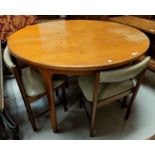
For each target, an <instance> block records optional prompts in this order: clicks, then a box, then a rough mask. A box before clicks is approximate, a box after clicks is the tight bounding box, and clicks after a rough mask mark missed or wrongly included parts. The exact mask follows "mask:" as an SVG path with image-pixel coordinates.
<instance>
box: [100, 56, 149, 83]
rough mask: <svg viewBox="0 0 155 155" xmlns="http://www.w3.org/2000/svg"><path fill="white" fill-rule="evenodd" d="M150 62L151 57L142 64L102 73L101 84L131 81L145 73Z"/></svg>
mask: <svg viewBox="0 0 155 155" xmlns="http://www.w3.org/2000/svg"><path fill="white" fill-rule="evenodd" d="M149 61H150V57H149V56H148V57H146V58H145V59H144V60H143V61H141V62H140V63H137V64H135V65H131V66H127V67H123V68H120V69H115V70H110V71H102V72H100V82H120V81H124V80H128V79H131V78H133V77H135V76H137V75H138V74H139V73H140V72H141V71H143V70H144V69H145V68H146V67H147V65H148V63H149Z"/></svg>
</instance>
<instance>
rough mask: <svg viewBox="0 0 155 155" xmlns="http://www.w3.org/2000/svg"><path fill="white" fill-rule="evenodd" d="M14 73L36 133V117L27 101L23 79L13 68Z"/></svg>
mask: <svg viewBox="0 0 155 155" xmlns="http://www.w3.org/2000/svg"><path fill="white" fill-rule="evenodd" d="M13 73H14V75H15V77H16V81H17V83H18V85H19V89H20V92H21V95H22V98H23V100H24V104H25V107H26V110H27V113H28V116H29V119H30V122H31V125H32V128H33V130H34V131H37V130H38V128H37V125H36V122H35V118H34V116H33V113H32V109H31V106H30V103H29V102H28V99H27V97H26V95H25V94H26V93H25V90H24V87H23V84H22V82H21V78H20V76H19V75H18V72H17V69H16V68H13Z"/></svg>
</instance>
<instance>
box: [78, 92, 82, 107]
mask: <svg viewBox="0 0 155 155" xmlns="http://www.w3.org/2000/svg"><path fill="white" fill-rule="evenodd" d="M82 105H83V94H82V93H81V95H80V103H79V107H80V109H81V108H82Z"/></svg>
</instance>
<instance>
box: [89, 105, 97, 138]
mask: <svg viewBox="0 0 155 155" xmlns="http://www.w3.org/2000/svg"><path fill="white" fill-rule="evenodd" d="M95 120H96V107H95V108H93V109H92V114H91V124H90V137H94V129H95Z"/></svg>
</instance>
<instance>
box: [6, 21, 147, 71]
mask: <svg viewBox="0 0 155 155" xmlns="http://www.w3.org/2000/svg"><path fill="white" fill-rule="evenodd" d="M8 46H9V49H10V50H11V53H12V54H13V55H14V56H16V57H17V58H19V59H21V60H23V61H26V62H28V63H30V64H32V65H35V66H39V67H42V68H49V69H53V70H68V71H86V70H87V71H90V70H100V69H109V68H112V67H118V66H120V65H123V64H126V63H129V62H131V61H134V60H135V59H137V58H138V57H139V56H141V55H142V54H144V53H145V52H146V51H147V49H148V47H149V39H148V37H147V36H146V35H145V34H144V33H143V32H141V31H139V30H137V29H135V28H132V27H129V26H125V25H122V24H118V23H113V22H108V21H94V20H93V21H91V20H66V21H65V20H60V21H59V20H57V21H51V22H47V23H41V24H36V25H33V26H28V27H26V28H23V29H21V30H19V31H17V32H15V33H14V34H12V35H11V36H10V37H9V39H8Z"/></svg>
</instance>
